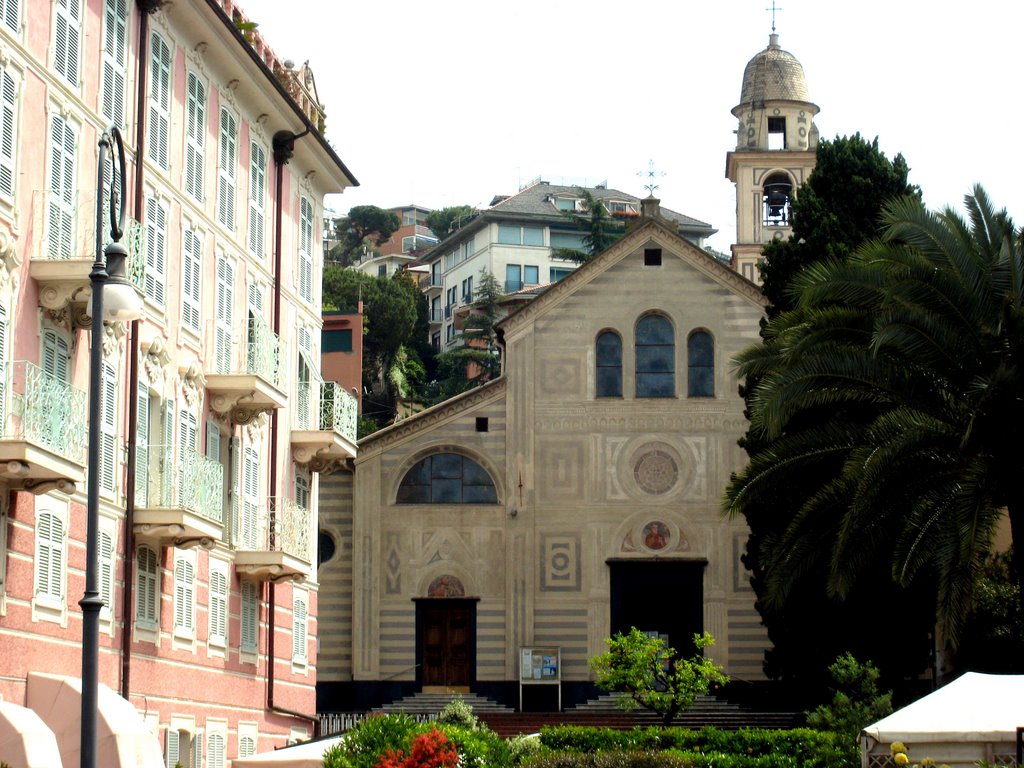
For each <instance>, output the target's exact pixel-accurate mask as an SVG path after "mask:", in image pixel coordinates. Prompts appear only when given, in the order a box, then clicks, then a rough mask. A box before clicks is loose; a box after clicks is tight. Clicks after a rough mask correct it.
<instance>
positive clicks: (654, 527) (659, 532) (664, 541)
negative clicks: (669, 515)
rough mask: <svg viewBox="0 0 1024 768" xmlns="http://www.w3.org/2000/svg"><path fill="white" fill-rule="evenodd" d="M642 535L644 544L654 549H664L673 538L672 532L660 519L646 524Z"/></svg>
mask: <svg viewBox="0 0 1024 768" xmlns="http://www.w3.org/2000/svg"><path fill="white" fill-rule="evenodd" d="M642 535H643V542H644V546H645V547H647V548H648V549H654V550H659V549H664V548H665V547H667V546H668V543H669V540H670V539H671V538H672V532H671V531H669V529H668V526H667V525H665V523H663V522H661V521H660V520H655V521H654V522H653V523H648V524H647V525H645V526H644V530H643V534H642Z"/></svg>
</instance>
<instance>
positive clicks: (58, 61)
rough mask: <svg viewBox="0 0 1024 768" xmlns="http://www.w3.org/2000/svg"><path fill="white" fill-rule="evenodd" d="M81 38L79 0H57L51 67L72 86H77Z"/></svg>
mask: <svg viewBox="0 0 1024 768" xmlns="http://www.w3.org/2000/svg"><path fill="white" fill-rule="evenodd" d="M81 38H82V9H81V4H80V1H79V0H57V3H56V18H55V20H54V41H53V68H54V70H55V71H56V72H57V74H59V75H60V76H61V77H63V78H64V79H65V80H67V82H68V84H69V85H71V86H72V87H73V88H77V87H78V62H79V57H80V51H81V46H82V43H81Z"/></svg>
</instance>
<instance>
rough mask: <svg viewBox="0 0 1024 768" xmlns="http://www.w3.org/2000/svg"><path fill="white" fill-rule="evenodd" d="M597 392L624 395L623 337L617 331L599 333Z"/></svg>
mask: <svg viewBox="0 0 1024 768" xmlns="http://www.w3.org/2000/svg"><path fill="white" fill-rule="evenodd" d="M595 357H596V360H597V372H596V383H597V390H596V394H597V396H598V397H622V337H621V336H619V334H617V333H616V332H615V331H602V332H601V333H599V334H598V335H597V344H596V355H595Z"/></svg>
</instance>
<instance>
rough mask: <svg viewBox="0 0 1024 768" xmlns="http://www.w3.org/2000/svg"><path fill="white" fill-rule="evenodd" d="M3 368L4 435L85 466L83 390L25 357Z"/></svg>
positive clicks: (0, 421) (0, 396)
mask: <svg viewBox="0 0 1024 768" xmlns="http://www.w3.org/2000/svg"><path fill="white" fill-rule="evenodd" d="M3 371H4V375H3V380H2V386H3V392H2V393H0V408H2V414H0V416H2V418H0V424H2V425H3V437H4V438H7V439H14V440H24V441H26V442H30V443H34V444H36V445H39V446H42V447H44V448H47V449H48V450H50V451H53V452H54V453H56V454H59V455H60V456H63V457H64V458H66V459H68V460H70V461H74V462H76V463H78V464H82V465H83V466H84V465H85V460H86V453H87V452H88V429H87V426H86V409H87V398H86V394H85V392H83V391H81V390H80V389H76V388H75V387H72V386H71V385H70V384H68V383H67V382H66V381H62V380H61V379H60V378H59V377H57V376H51V375H50V374H48V373H46V372H45V371H44V370H43V369H42V368H40V367H39V366H38V365H35V364H34V363H30V362H28V361H27V360H16V361H13V362H10V363H6V364H4V365H3Z"/></svg>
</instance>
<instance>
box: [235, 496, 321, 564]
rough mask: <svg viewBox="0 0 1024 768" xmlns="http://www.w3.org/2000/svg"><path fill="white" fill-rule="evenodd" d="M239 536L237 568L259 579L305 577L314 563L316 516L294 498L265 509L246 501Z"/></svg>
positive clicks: (278, 500) (271, 503)
mask: <svg viewBox="0 0 1024 768" xmlns="http://www.w3.org/2000/svg"><path fill="white" fill-rule="evenodd" d="M241 507H242V508H241V514H240V515H239V519H238V528H237V531H236V533H235V567H236V568H237V569H238V570H239V572H240V573H244V574H246V575H248V576H252V577H256V578H267V579H274V580H277V579H282V578H299V579H301V578H304V577H305V575H306V573H307V571H308V569H309V566H310V564H311V563H312V549H311V546H310V545H311V539H310V535H311V534H310V526H311V524H312V513H311V512H310V511H309V510H308V509H306V508H305V507H303V506H300V505H299V504H297V503H296V502H295V501H293V500H292V499H283V498H271V499H269V500H268V502H267V504H266V505H265V506H261V507H257V505H256V503H255V502H253V501H251V500H247V499H243V501H242V504H241Z"/></svg>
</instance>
